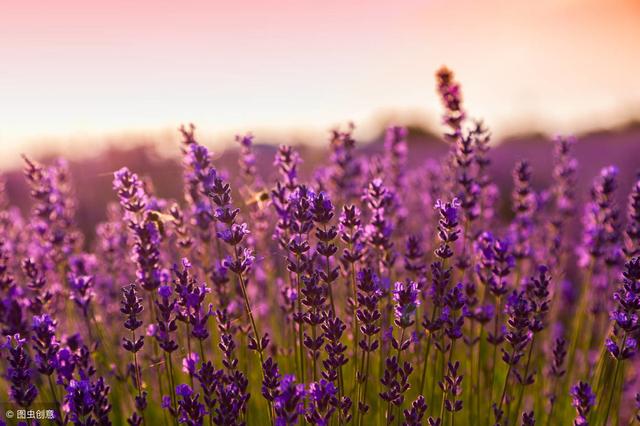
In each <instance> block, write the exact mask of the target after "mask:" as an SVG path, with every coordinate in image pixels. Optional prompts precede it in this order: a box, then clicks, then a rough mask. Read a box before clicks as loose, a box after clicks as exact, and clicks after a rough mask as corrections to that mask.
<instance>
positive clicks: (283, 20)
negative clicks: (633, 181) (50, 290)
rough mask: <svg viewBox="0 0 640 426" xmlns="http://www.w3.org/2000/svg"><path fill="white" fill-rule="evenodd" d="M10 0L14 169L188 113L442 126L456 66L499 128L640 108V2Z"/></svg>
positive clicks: (0, 117)
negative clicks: (42, 153)
mask: <svg viewBox="0 0 640 426" xmlns="http://www.w3.org/2000/svg"><path fill="white" fill-rule="evenodd" d="M0 2H1V3H2V6H1V7H0V9H1V12H0V166H2V165H6V164H11V163H12V162H14V161H17V160H19V153H23V152H29V153H31V152H32V151H39V150H42V149H45V148H47V149H52V148H55V149H57V150H59V151H62V153H63V154H73V153H76V152H87V151H91V150H95V149H97V148H96V146H97V144H98V143H99V142H100V141H105V140H110V141H114V140H116V141H124V140H129V139H134V138H135V137H138V138H139V137H141V135H146V136H145V137H150V138H153V137H158V138H165V139H171V138H172V137H177V135H176V131H175V129H176V128H177V127H178V126H179V124H180V123H185V122H194V123H196V124H197V125H198V128H199V130H200V132H201V135H202V137H203V138H204V139H205V141H209V142H210V143H212V144H216V143H223V142H225V141H229V140H231V138H232V135H233V134H234V133H237V132H245V131H253V133H254V134H255V135H256V136H257V139H258V140H260V139H261V136H262V137H263V139H270V138H271V139H272V138H273V137H274V136H281V137H285V136H286V137H295V136H304V137H307V138H308V139H309V140H310V141H311V142H314V141H317V142H318V143H320V142H323V141H324V140H325V138H326V134H327V129H329V128H331V127H333V126H336V125H339V124H344V123H347V122H348V121H350V120H353V121H355V123H356V125H357V126H358V129H359V130H358V132H359V133H360V136H361V137H362V138H366V137H370V136H371V135H372V134H373V132H374V131H376V130H377V129H378V126H379V124H378V123H379V121H381V120H382V118H383V117H389V116H395V117H397V120H398V121H402V120H406V119H407V117H413V118H415V117H417V118H418V119H421V120H425V121H426V122H427V123H429V124H431V125H433V126H437V125H438V114H439V103H438V98H437V96H436V94H435V90H434V87H435V83H434V72H435V70H436V69H437V68H438V67H439V66H441V65H443V64H446V65H447V66H449V67H450V68H452V69H453V70H454V71H455V72H456V76H457V78H458V79H459V80H460V82H461V83H462V85H463V91H464V98H465V105H466V107H467V109H468V110H469V112H470V115H472V116H474V117H482V118H484V119H485V121H486V123H487V124H488V125H489V126H490V127H491V128H492V129H493V130H494V134H496V136H497V137H500V136H501V135H507V134H512V133H516V132H519V131H526V130H530V129H535V130H543V131H546V132H549V133H555V132H575V131H581V130H584V129H589V128H596V127H608V126H614V125H617V124H619V123H621V122H624V121H626V120H628V119H630V118H632V117H638V116H640V77H639V76H640V48H638V42H639V41H640V1H638V0H537V1H535V2H534V1H529V0H423V1H417V0H404V1H403V0H397V1H389V0H366V1H365V0H349V1H344V0H323V1H311V0H295V1H276V0H260V1H257V0H256V1H249V0H234V1H218V0H213V1H212V0H209V1H194V0H184V1H161V0H154V1H151V0H138V1H135V2H131V1H124V0H111V1H86V0H84V1H78V0H57V1H48V0H40V1H33V0H21V1H8V0H0Z"/></svg>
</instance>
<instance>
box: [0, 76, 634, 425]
mask: <svg viewBox="0 0 640 426" xmlns="http://www.w3.org/2000/svg"><path fill="white" fill-rule="evenodd" d="M436 88H437V91H436V95H437V96H439V97H440V99H441V103H442V109H443V111H444V112H443V114H442V123H443V125H442V129H441V130H442V133H443V138H442V139H443V140H444V141H445V142H446V143H439V142H438V141H435V140H432V139H431V138H429V137H428V136H424V135H422V136H421V138H413V137H412V136H411V135H410V129H407V128H404V127H401V126H390V127H389V128H388V129H387V130H386V133H385V136H384V141H383V143H380V144H372V145H367V146H360V145H359V144H358V143H357V142H356V140H355V139H354V128H353V127H352V126H345V127H344V128H342V129H336V130H333V131H331V132H330V138H329V141H328V142H329V143H328V146H327V147H326V148H324V149H323V150H322V151H321V152H318V151H317V150H310V149H302V150H299V149H298V148H297V147H291V146H285V145H281V146H279V147H278V148H270V147H267V146H263V145H258V144H257V142H258V141H259V135H258V136H256V138H255V142H254V136H253V135H251V134H246V135H241V136H238V137H237V148H236V149H237V152H235V153H231V154H230V153H219V152H216V153H215V155H214V152H212V151H211V150H209V149H208V148H207V147H205V146H204V145H202V144H200V143H199V142H198V135H197V133H196V129H195V127H194V126H193V125H186V126H183V127H181V128H180V133H179V134H177V135H176V148H175V151H176V153H180V155H181V160H180V168H178V167H177V164H178V163H177V162H176V161H174V160H173V159H170V160H166V159H164V160H156V162H155V163H154V164H155V165H154V167H153V168H150V167H149V162H148V161H146V160H145V158H146V157H145V152H144V151H140V152H137V153H136V154H135V158H124V156H122V155H121V156H120V157H115V158H118V160H115V161H114V160H113V159H102V160H100V161H101V163H98V165H96V164H85V165H84V166H83V165H82V164H75V163H74V164H73V166H70V163H67V162H66V161H65V160H64V159H59V160H55V161H46V162H43V163H40V162H37V161H35V160H34V159H33V158H32V157H31V156H30V155H28V153H27V155H26V156H25V158H24V173H23V175H22V176H20V177H18V176H17V175H15V174H9V175H7V176H6V177H4V178H2V180H0V300H1V303H0V329H1V331H2V335H3V337H2V339H3V340H2V347H1V349H0V353H1V361H0V369H1V371H2V375H3V379H4V380H3V381H2V383H1V384H0V396H1V398H0V402H1V403H2V406H1V407H0V409H1V410H2V412H3V413H4V414H3V416H1V418H0V424H5V423H4V422H6V424H16V422H22V424H74V425H87V426H89V425H110V424H114V425H124V424H129V425H131V426H139V425H145V426H155V425H176V424H186V425H204V424H208V425H278V426H285V425H296V424H299V425H327V426H328V425H356V426H367V425H406V426H413V425H429V426H440V425H442V426H448V425H502V426H506V425H524V426H532V425H571V424H573V425H595V426H605V425H631V424H636V423H640V377H638V373H639V370H638V366H639V364H638V357H637V356H636V353H637V350H638V339H639V338H640V324H639V319H638V313H639V311H640V175H638V174H636V173H637V172H639V171H640V157H639V156H638V155H637V153H636V152H634V147H637V146H638V144H639V142H638V138H639V137H640V132H638V131H637V129H635V130H634V129H632V130H630V131H629V132H630V133H628V134H630V135H631V136H628V137H627V139H626V140H623V141H617V146H618V147H620V146H622V147H623V148H618V150H617V151H615V150H613V149H611V150H610V151H608V152H606V153H599V152H598V150H603V149H604V148H602V147H603V142H602V141H605V142H604V143H606V141H608V140H612V139H616V138H617V139H621V137H620V136H619V135H613V134H611V135H608V134H601V135H598V136H597V138H598V143H596V144H589V141H582V140H581V139H580V138H574V137H573V136H571V135H562V136H557V137H556V138H554V139H553V140H552V141H545V142H540V141H537V142H540V143H532V142H531V143H526V141H523V142H522V143H511V144H508V143H504V144H503V145H498V146H496V145H495V144H494V143H493V141H492V140H491V132H490V130H489V126H490V123H483V122H481V121H477V120H474V119H472V118H471V117H476V116H481V114H482V111H473V112H471V111H467V110H466V108H465V105H464V102H463V97H462V88H461V85H460V84H459V82H458V81H457V80H456V78H455V76H454V75H453V73H452V72H451V71H450V70H448V69H446V68H442V69H440V70H438V72H437V74H436ZM434 96H435V95H434ZM622 139H624V137H623V138H622ZM410 141H411V143H410ZM594 146H595V148H593V147H594ZM636 150H637V148H636ZM611 152H614V153H617V154H615V155H617V158H616V159H618V160H619V163H618V164H606V163H605V164H602V161H603V158H607V159H608V158H610V156H611V155H614V154H611ZM303 153H304V154H305V155H303ZM147 154H148V153H147ZM578 154H579V155H578ZM607 155H609V157H607ZM578 157H580V161H578V160H577V158H578ZM121 160H122V161H123V162H124V161H127V164H128V167H122V166H124V164H113V163H114V162H117V161H121ZM303 160H304V161H303ZM107 161H108V164H107V163H106V162H107ZM136 162H137V163H136ZM136 164H139V166H140V168H139V169H136V167H135V165H136ZM112 166H113V167H112ZM99 167H102V168H103V169H104V170H98V168H99ZM121 167H122V168H121ZM618 167H620V168H618ZM73 170H76V171H78V172H79V173H80V176H76V175H74V173H72V171H73ZM114 170H115V172H114ZM103 171H108V174H105V173H102V172H103ZM148 175H153V177H154V179H151V178H150V177H149V176H148ZM27 194H30V195H29V196H27ZM45 408H46V410H45ZM8 410H11V411H12V413H14V414H13V416H14V417H12V418H10V417H9V416H8V415H7V413H8ZM43 413H44V414H43ZM36 415H37V416H44V417H36ZM21 416H22V418H21ZM47 417H53V418H52V419H51V418H47ZM12 421H13V422H14V423H11V422H12Z"/></svg>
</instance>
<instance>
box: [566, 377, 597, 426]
mask: <svg viewBox="0 0 640 426" xmlns="http://www.w3.org/2000/svg"><path fill="white" fill-rule="evenodd" d="M570 394H571V397H572V398H573V400H572V402H571V405H573V407H574V408H575V409H576V411H577V413H578V415H577V416H576V418H575V420H574V421H573V424H574V425H575V426H588V425H589V422H588V421H587V415H588V414H589V411H590V410H591V407H593V406H594V405H595V403H596V396H595V395H594V393H593V391H592V390H591V387H590V386H589V384H588V383H586V382H579V383H578V384H576V385H575V386H573V387H572V388H571V392H570Z"/></svg>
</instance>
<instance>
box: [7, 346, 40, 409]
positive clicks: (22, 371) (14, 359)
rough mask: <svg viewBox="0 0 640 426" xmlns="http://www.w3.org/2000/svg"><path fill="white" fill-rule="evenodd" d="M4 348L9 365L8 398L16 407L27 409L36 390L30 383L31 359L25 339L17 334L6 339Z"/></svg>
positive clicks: (34, 396)
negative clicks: (9, 385)
mask: <svg viewBox="0 0 640 426" xmlns="http://www.w3.org/2000/svg"><path fill="white" fill-rule="evenodd" d="M12 341H13V342H14V343H13V344H12V343H11V342H12ZM4 347H5V348H6V349H7V350H8V351H9V355H8V356H7V358H6V359H7V362H8V364H9V367H8V368H7V379H8V380H9V383H10V384H11V388H10V389H9V396H10V397H11V399H12V400H13V401H14V402H15V403H16V404H18V406H20V407H23V408H28V407H29V406H30V405H31V404H32V403H33V401H34V400H35V399H36V397H37V396H38V389H37V388H36V387H35V385H34V384H33V383H32V375H33V371H32V370H31V358H30V357H29V353H28V352H27V350H26V348H25V339H22V338H20V335H17V334H16V335H15V336H13V337H12V338H11V337H7V341H6V344H5V346H4Z"/></svg>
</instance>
